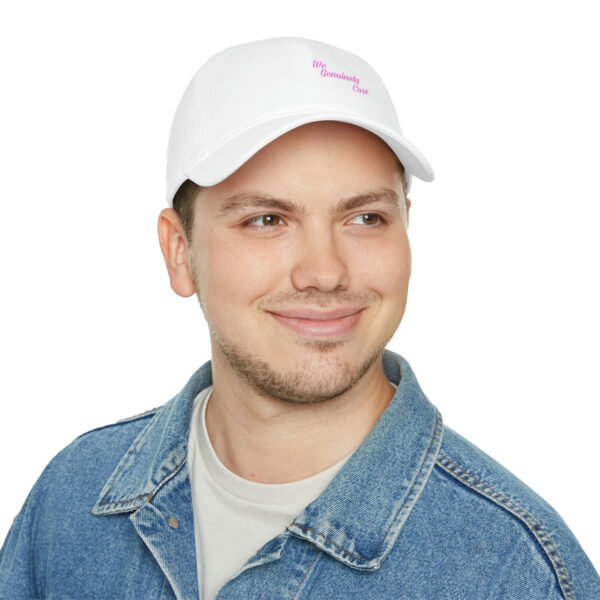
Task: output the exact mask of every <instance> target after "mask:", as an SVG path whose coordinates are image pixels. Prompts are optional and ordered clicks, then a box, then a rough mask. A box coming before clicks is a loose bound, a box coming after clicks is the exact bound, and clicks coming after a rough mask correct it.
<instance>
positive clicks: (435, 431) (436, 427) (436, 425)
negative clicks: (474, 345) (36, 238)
mask: <svg viewBox="0 0 600 600" xmlns="http://www.w3.org/2000/svg"><path fill="white" fill-rule="evenodd" d="M439 428H440V418H439V413H438V411H437V410H436V411H435V423H434V427H433V433H432V435H431V437H430V439H429V446H428V447H427V452H425V455H424V459H423V460H422V462H421V464H420V465H419V471H418V472H417V476H416V477H415V478H414V480H413V482H412V485H411V487H410V489H409V491H408V494H407V495H406V498H407V499H406V500H405V501H404V502H403V503H402V504H401V505H400V506H399V507H398V509H397V510H396V512H395V514H394V516H393V518H392V519H391V521H390V524H389V526H388V528H387V530H386V532H385V534H384V536H383V539H382V540H381V543H380V544H379V547H378V548H377V550H375V554H374V556H372V557H371V558H363V557H362V556H357V555H356V554H353V553H352V552H350V551H349V550H346V548H344V547H343V546H340V545H339V544H336V543H335V542H334V541H333V540H332V539H330V538H329V537H327V536H326V535H325V534H324V533H321V532H320V531H317V530H316V529H313V528H312V527H308V526H306V525H300V524H299V523H296V521H294V523H293V524H294V525H296V527H300V529H305V530H309V531H312V532H314V533H316V534H317V535H319V536H321V537H322V538H324V539H325V540H327V541H328V542H329V543H330V544H332V545H333V546H335V547H336V548H339V549H340V550H342V551H343V552H345V553H346V554H348V555H349V556H351V557H352V558H356V559H357V560H362V561H363V562H369V561H371V560H373V559H375V558H376V557H377V555H378V553H379V551H380V550H381V548H382V546H383V545H384V543H385V540H386V538H387V536H388V534H389V532H390V529H391V528H392V526H393V525H394V523H395V522H396V519H397V518H398V515H399V514H400V511H401V510H402V509H403V508H404V506H405V505H406V504H407V503H408V502H409V499H410V498H411V495H412V492H413V489H414V487H415V485H416V482H417V481H419V479H420V478H421V475H422V473H423V469H424V467H425V465H426V464H427V459H428V458H429V455H430V454H431V447H432V446H433V441H434V440H435V439H437V436H438V430H439Z"/></svg>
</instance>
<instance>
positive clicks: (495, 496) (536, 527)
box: [436, 452, 575, 600]
mask: <svg viewBox="0 0 600 600" xmlns="http://www.w3.org/2000/svg"><path fill="white" fill-rule="evenodd" d="M436 462H437V463H438V465H439V466H440V467H441V468H442V469H444V470H445V471H446V472H448V473H450V474H451V475H452V476H454V477H456V478H457V479H459V480H460V481H462V482H464V483H465V484H466V485H467V486H468V487H470V488H472V489H474V490H476V491H478V492H480V493H481V494H483V495H485V496H486V497H488V498H490V499H491V500H492V501H494V502H495V503H496V504H498V505H499V506H502V507H504V508H505V509H506V510H508V511H509V512H510V513H511V514H513V515H515V516H516V517H517V518H519V519H520V520H521V521H522V522H524V523H525V524H526V525H527V527H528V528H529V530H530V531H531V532H532V533H533V535H534V537H535V538H536V540H537V541H538V542H539V544H540V545H541V546H542V548H543V549H544V550H545V552H546V555H547V556H548V558H550V562H551V563H552V565H553V567H554V569H555V572H556V575H557V576H558V580H559V583H560V587H561V589H562V591H563V593H564V594H565V596H566V597H567V598H568V599H569V600H574V599H575V596H574V594H573V586H572V585H571V582H570V580H569V575H568V573H567V569H566V567H565V564H564V562H563V560H562V558H561V556H560V553H559V551H558V548H557V547H556V544H555V543H554V540H553V539H552V538H551V537H550V535H549V534H548V532H547V531H546V530H545V529H544V528H543V527H542V525H541V523H540V522H539V521H538V520H537V519H535V518H534V517H533V516H532V515H530V514H529V513H528V512H527V511H526V510H525V509H524V508H522V507H521V506H519V505H518V504H517V503H516V502H514V501H513V500H510V498H507V497H506V496H505V495H504V494H502V492H499V491H498V490H496V489H494V488H493V487H492V486H490V485H488V484H487V483H485V482H484V481H481V480H480V479H478V478H477V477H475V476H474V475H473V474H471V473H469V471H467V470H466V469H463V468H462V467H460V466H459V465H457V464H456V463H455V462H453V461H452V460H451V459H450V458H448V457H447V456H445V455H444V454H442V453H441V452H440V454H439V457H438V459H437V461H436ZM447 463H449V464H447ZM450 465H452V466H450ZM453 467H454V468H453ZM456 471H459V472H460V473H459V472H456ZM461 474H464V475H466V476H468V477H470V478H471V479H472V480H473V481H474V482H477V483H476V484H474V483H472V482H470V481H468V479H466V477H465V476H464V475H461ZM488 490H491V492H490V491H488Z"/></svg>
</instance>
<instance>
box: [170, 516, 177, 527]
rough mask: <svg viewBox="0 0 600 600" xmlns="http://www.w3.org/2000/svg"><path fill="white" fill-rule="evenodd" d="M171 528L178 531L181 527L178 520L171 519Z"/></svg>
mask: <svg viewBox="0 0 600 600" xmlns="http://www.w3.org/2000/svg"><path fill="white" fill-rule="evenodd" d="M168 523H169V527H172V528H173V529H177V528H178V527H179V521H177V519H176V518H175V517H169V521H168Z"/></svg>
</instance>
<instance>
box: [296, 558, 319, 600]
mask: <svg viewBox="0 0 600 600" xmlns="http://www.w3.org/2000/svg"><path fill="white" fill-rule="evenodd" d="M319 554H321V550H317V552H316V554H315V556H314V558H313V559H312V560H311V561H310V565H308V569H306V573H304V576H303V577H302V579H301V580H300V583H299V584H298V589H297V590H296V591H295V592H294V595H293V596H292V600H296V598H297V597H298V592H299V591H300V589H301V588H302V586H303V585H304V582H305V581H306V578H307V577H308V574H309V573H310V570H311V569H312V568H313V565H314V564H315V563H316V562H317V558H319Z"/></svg>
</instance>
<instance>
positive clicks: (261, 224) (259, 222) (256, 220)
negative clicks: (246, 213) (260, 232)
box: [244, 215, 283, 229]
mask: <svg viewBox="0 0 600 600" xmlns="http://www.w3.org/2000/svg"><path fill="white" fill-rule="evenodd" d="M282 224H283V220H282V219H281V217H279V216H277V215H259V216H258V217H252V218H251V219H248V220H247V221H246V222H245V223H244V225H249V226H254V227H258V228H265V229H266V228H269V227H274V226H275V225H282Z"/></svg>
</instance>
